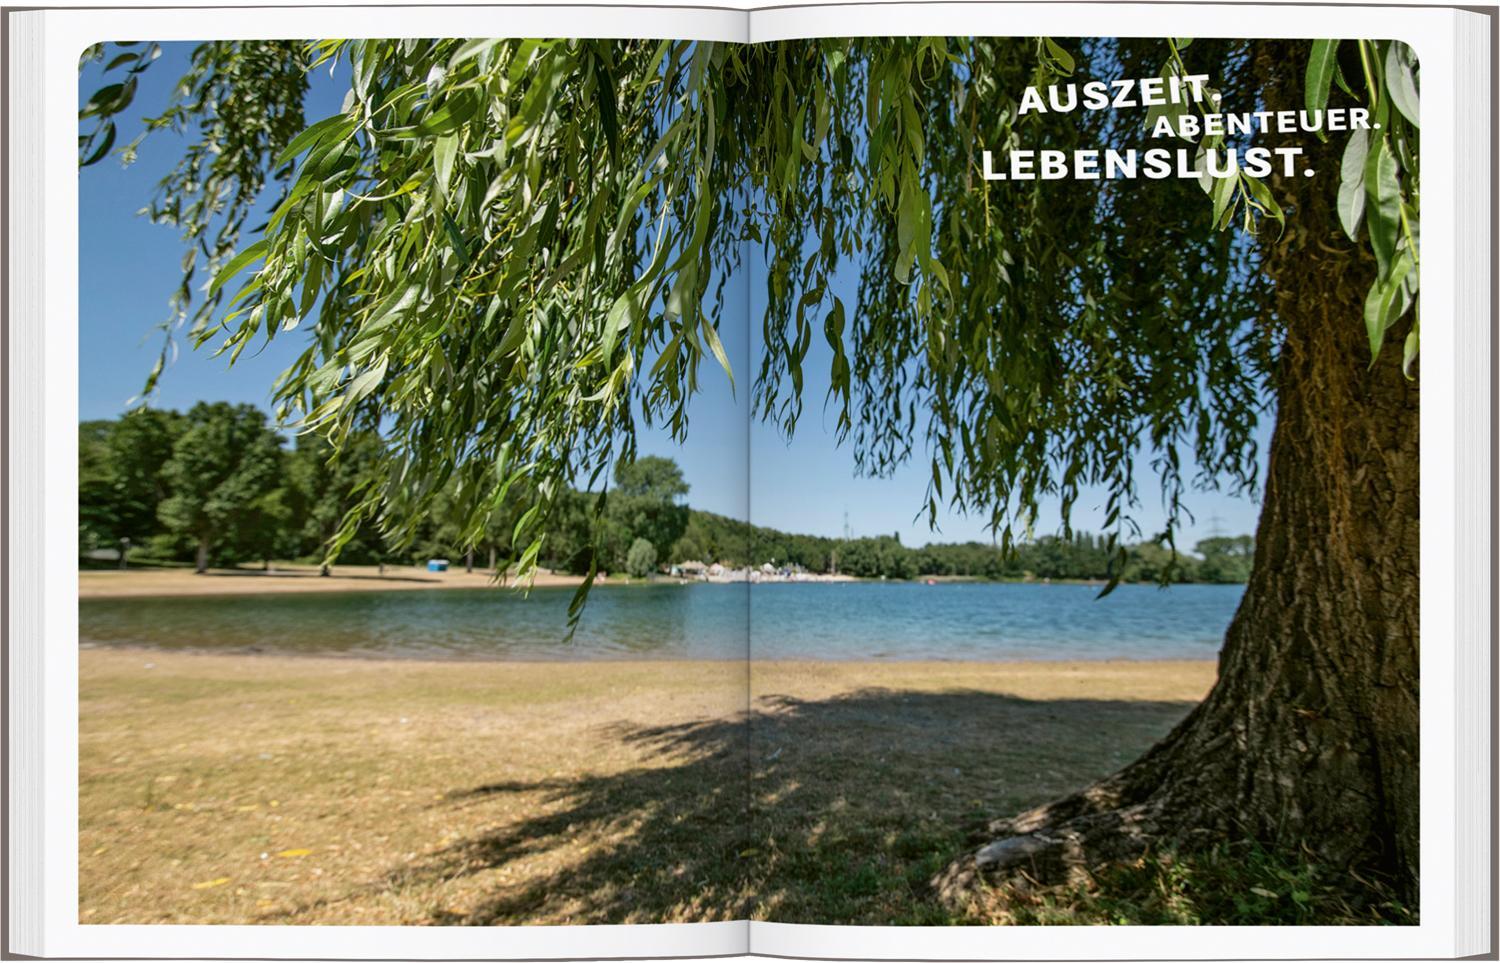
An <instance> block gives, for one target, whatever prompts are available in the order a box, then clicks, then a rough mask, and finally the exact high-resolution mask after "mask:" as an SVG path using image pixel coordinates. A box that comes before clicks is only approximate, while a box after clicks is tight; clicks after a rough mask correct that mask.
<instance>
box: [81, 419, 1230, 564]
mask: <svg viewBox="0 0 1500 963" xmlns="http://www.w3.org/2000/svg"><path fill="white" fill-rule="evenodd" d="M379 444H380V441H379V439H378V438H375V437H373V436H371V437H367V438H362V439H356V440H354V441H352V442H346V444H345V445H344V446H343V447H342V448H341V449H340V450H339V451H338V452H337V455H336V456H335V452H334V449H333V447H332V445H331V444H330V443H329V442H328V441H327V440H326V439H324V438H323V437H322V436H320V435H313V434H301V435H298V436H296V439H295V441H293V442H292V443H291V444H290V445H289V444H287V442H286V441H285V439H284V438H283V437H282V435H281V434H280V433H278V432H277V431H276V430H275V429H274V427H273V426H272V424H271V423H270V421H269V420H268V419H267V418H266V416H265V414H264V413H263V412H261V411H260V410H259V409H257V408H255V407H254V406H252V405H231V404H229V403H227V402H215V403H208V402H202V403H199V404H197V405H195V406H194V407H193V408H192V409H191V410H190V411H188V412H186V413H182V412H176V411H167V410H160V409H152V408H146V409H140V410H137V411H133V412H130V413H129V414H127V415H125V416H123V417H121V418H119V419H116V420H96V421H85V422H83V423H81V424H80V425H79V489H78V503H79V530H78V531H79V552H80V556H81V557H82V558H83V559H84V561H85V563H93V564H96V565H97V564H117V561H116V560H117V558H118V556H117V554H116V553H117V552H118V551H119V549H120V547H121V544H122V540H123V539H129V542H128V562H129V563H131V564H141V565H177V564H184V563H189V562H192V563H195V564H198V565H199V566H200V567H207V566H208V565H243V564H255V563H260V564H262V565H266V566H269V565H270V564H271V563H272V562H274V561H299V562H305V563H312V564H317V563H319V562H322V561H323V560H324V559H325V556H326V554H327V553H326V550H327V548H328V547H329V545H330V543H331V542H332V540H333V539H334V537H335V536H336V534H337V533H338V528H339V525H340V523H341V522H342V521H343V519H344V515H345V512H346V511H347V509H348V508H349V506H350V505H351V504H352V503H353V501H354V500H355V499H356V498H357V497H358V496H359V494H360V492H359V484H360V483H359V477H360V472H361V470H362V468H363V467H364V462H365V461H367V460H368V459H370V458H371V457H373V456H374V454H375V448H376V446H378V445H379ZM450 487H451V486H450ZM688 492H689V488H688V485H687V483H686V481H685V480H684V479H683V476H682V471H681V469H680V468H679V467H678V466H677V464H676V462H674V461H673V460H671V459H670V458H664V457H661V456H654V455H648V456H643V457H640V458H637V459H635V460H634V461H631V462H629V463H625V462H621V463H619V464H618V465H617V467H616V469H615V472H614V484H613V486H612V487H611V489H610V490H609V491H608V494H607V495H606V496H603V497H604V498H605V499H606V501H605V504H604V505H603V506H602V507H601V506H600V504H599V500H600V498H601V496H600V495H599V494H594V493H588V492H584V491H579V490H577V489H570V490H569V491H568V493H567V494H566V495H565V496H564V497H563V498H562V499H561V501H560V502H559V504H558V506H557V508H556V509H555V510H554V512H553V514H552V517H551V518H550V519H549V520H548V521H547V522H546V524H545V528H544V531H545V536H546V537H545V538H544V539H543V542H542V549H541V551H540V554H539V561H540V563H541V564H542V565H544V566H546V567H548V568H551V569H553V570H555V571H560V572H568V573H570V574H579V575H582V574H586V573H587V572H588V571H589V569H590V566H591V565H592V564H594V563H595V561H597V567H598V569H599V570H600V571H603V572H629V573H630V574H632V575H637V576H639V575H646V574H650V573H652V572H655V571H659V570H666V569H667V568H669V566H671V565H675V564H677V563H681V562H686V561H701V562H705V563H713V562H719V563H721V564H723V565H724V566H726V567H729V568H743V567H746V566H760V565H762V564H766V563H770V564H772V565H773V566H776V567H778V568H794V569H802V570H805V571H808V572H812V573H815V574H830V573H841V574H845V575H850V576H855V577H859V578H894V579H912V578H922V577H959V578H976V579H997V580H1029V579H1069V580H1087V581H1102V580H1108V579H1111V578H1113V577H1114V576H1115V575H1116V574H1117V573H1116V569H1115V566H1117V565H1120V564H1121V563H1120V562H1119V561H1118V558H1119V555H1118V553H1116V552H1113V551H1111V549H1110V547H1109V545H1108V541H1107V539H1106V538H1104V537H1103V536H1099V535H1093V534H1089V533H1085V532H1070V533H1066V534H1062V535H1040V536H1038V537H1035V538H1031V539H1025V540H1016V541H1014V542H1013V543H1012V545H1011V547H1010V549H1009V550H1005V549H1003V548H1001V547H1000V546H998V545H997V544H993V543H986V542H964V543H940V542H935V543H930V544H928V545H925V546H922V547H915V546H907V545H904V544H902V542H901V538H900V535H899V534H890V535H876V536H861V537H855V538H850V539H841V538H830V537H825V536H819V535H806V534H793V533H789V532H783V531H778V530H776V529H773V528H765V527H762V526H755V525H749V524H747V523H745V522H743V521H740V520H737V519H733V518H729V517H727V516H724V515H719V514H714V513H712V512H705V511H700V510H697V509H694V508H692V507H690V506H689V505H688V504H686V502H685V499H686V497H687V495H688ZM458 501H459V498H458V495H457V493H455V492H451V491H450V492H449V493H447V495H446V497H445V498H441V499H439V501H438V502H437V505H438V510H437V511H434V512H432V513H430V514H429V515H428V516H427V517H426V518H424V520H423V522H422V524H421V525H420V526H419V527H418V529H417V532H416V536H415V538H413V539H412V540H411V541H410V542H409V543H407V544H404V545H403V544H399V543H396V542H394V541H392V540H391V539H389V538H387V537H386V535H385V534H384V533H382V532H381V530H380V529H379V528H378V526H377V525H376V524H375V523H374V522H366V523H363V524H361V525H360V527H359V528H358V530H357V531H356V532H355V533H354V534H353V536H352V537H351V538H350V539H349V540H348V542H347V543H346V544H345V545H344V546H343V547H342V549H341V550H340V552H339V553H338V558H339V559H340V560H342V561H344V562H347V563H349V564H380V563H385V564H419V563H421V562H424V561H425V560H426V559H429V558H439V557H442V558H451V559H453V560H455V561H458V560H462V561H463V562H464V563H465V564H467V565H468V566H470V567H483V568H494V567H495V566H496V565H497V564H500V563H502V562H506V563H508V562H509V561H510V560H512V558H513V556H514V554H515V552H516V551H517V546H516V545H515V544H514V543H513V533H514V532H515V530H516V526H517V523H518V521H519V518H518V517H517V512H516V511H514V510H506V509H509V508H510V506H509V505H508V506H505V508H503V509H497V510H496V511H495V512H494V513H493V514H492V516H491V518H490V520H489V522H488V524H487V525H486V527H485V537H484V538H483V539H482V540H481V541H480V542H479V544H478V545H477V546H476V548H475V550H474V552H473V553H471V552H469V551H468V550H466V549H464V548H462V544H463V539H462V534H461V527H460V519H459V517H458V513H457V512H456V511H451V510H448V506H451V505H455V504H456V503H457V502H458ZM522 504H523V505H524V503H522ZM643 543H644V544H643ZM1253 554H1254V541H1253V539H1252V538H1251V537H1250V536H1248V535H1240V536H1233V537H1229V536H1218V537H1212V538H1206V539H1203V540H1201V541H1199V542H1198V543H1197V544H1196V545H1195V546H1194V551H1193V553H1192V554H1188V553H1185V552H1175V553H1174V552H1173V551H1172V550H1171V549H1170V548H1168V547H1166V546H1164V545H1162V544H1159V543H1157V542H1153V541H1142V542H1138V543H1136V544H1132V545H1128V546H1127V547H1126V551H1125V554H1124V559H1125V561H1124V563H1123V568H1122V569H1121V570H1120V571H1119V575H1120V580H1121V581H1125V582H1214V583H1232V582H1244V581H1245V580H1246V579H1247V578H1248V577H1249V574H1250V563H1251V559H1252V556H1253Z"/></svg>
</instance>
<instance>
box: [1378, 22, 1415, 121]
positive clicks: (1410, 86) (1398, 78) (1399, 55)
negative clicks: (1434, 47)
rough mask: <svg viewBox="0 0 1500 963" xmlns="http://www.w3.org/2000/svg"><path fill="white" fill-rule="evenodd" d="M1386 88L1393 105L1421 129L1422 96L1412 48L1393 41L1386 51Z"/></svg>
mask: <svg viewBox="0 0 1500 963" xmlns="http://www.w3.org/2000/svg"><path fill="white" fill-rule="evenodd" d="M1385 88H1386V92H1387V93H1389V94H1390V98H1391V104H1392V105H1393V106H1394V107H1395V108H1396V110H1397V111H1399V112H1400V114H1401V116H1402V117H1405V118H1406V119H1407V120H1408V121H1410V122H1411V125H1412V126H1413V127H1421V126H1422V124H1421V121H1420V117H1421V103H1422V101H1421V96H1420V95H1419V94H1418V93H1417V60H1416V55H1415V54H1414V53H1412V49H1411V47H1409V46H1407V45H1406V44H1404V43H1402V42H1401V41H1399V40H1392V41H1391V42H1390V45H1389V46H1387V47H1386V51H1385Z"/></svg>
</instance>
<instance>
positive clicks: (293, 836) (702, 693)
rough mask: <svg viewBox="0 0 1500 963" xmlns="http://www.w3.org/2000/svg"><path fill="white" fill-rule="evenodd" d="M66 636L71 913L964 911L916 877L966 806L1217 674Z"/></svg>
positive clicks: (1120, 730)
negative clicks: (189, 646)
mask: <svg viewBox="0 0 1500 963" xmlns="http://www.w3.org/2000/svg"><path fill="white" fill-rule="evenodd" d="M187 577H188V578H191V576H187ZM79 657H80V666H81V672H80V676H81V677H80V762H79V779H80V793H79V806H80V813H79V823H80V853H79V855H80V865H79V870H80V894H79V913H80V919H81V921H82V922H85V923H292V924H299V923H359V924H424V923H425V924H460V923H462V924H496V923H500V924H509V923H585V922H587V923H603V922H660V921H675V920H706V919H724V918H735V917H744V916H746V915H750V916H754V917H757V918H765V919H777V920H785V921H802V922H807V921H817V922H829V923H832V922H851V923H876V922H886V923H891V922H897V923H900V922H907V923H912V922H915V923H942V922H952V921H953V920H952V919H951V918H949V917H948V916H947V915H946V911H945V910H943V909H942V907H940V906H938V905H937V904H936V903H935V901H934V900H933V899H932V898H931V895H930V892H929V891H928V890H927V888H926V885H925V882H926V880H927V879H928V878H930V876H931V875H932V873H933V872H935V871H936V870H937V869H939V868H941V866H942V865H944V864H945V863H946V861H947V860H948V859H951V858H952V857H953V855H954V854H956V853H958V852H960V851H962V849H963V848H964V847H965V846H967V845H970V844H971V843H970V842H969V839H968V837H967V830H968V829H970V828H972V827H973V826H975V825H977V824H979V823H981V822H982V821H983V820H984V819H986V818H991V817H994V816H999V815H1006V814H1009V813H1013V812H1015V811H1017V810H1019V809H1021V808H1024V807H1026V806H1030V805H1035V804H1037V803H1040V802H1043V801H1045V800H1047V799H1050V798H1054V797H1056V796H1058V795H1060V794H1063V793H1066V792H1069V791H1071V790H1074V789H1077V788H1079V787H1081V786H1083V785H1085V784H1087V783H1088V782H1089V781H1090V780H1092V779H1095V778H1098V777H1100V776H1102V775H1105V774H1107V773H1109V772H1111V771H1113V770H1115V769H1117V768H1119V767H1120V766H1121V765H1123V764H1124V763H1125V762H1127V761H1129V760H1130V759H1131V758H1133V757H1135V756H1136V755H1138V754H1139V753H1140V752H1141V751H1143V750H1144V749H1145V748H1147V747H1148V746H1149V745H1150V744H1151V743H1153V742H1154V741H1155V740H1157V739H1158V738H1160V737H1161V736H1162V735H1164V734H1165V733H1166V732H1167V731H1168V730H1169V729H1170V727H1171V726H1172V725H1173V724H1175V723H1176V722H1177V721H1178V720H1179V719H1181V718H1182V717H1183V716H1184V715H1185V714H1186V713H1187V711H1188V710H1189V709H1190V708H1191V706H1192V705H1193V704H1194V703H1195V702H1196V701H1198V700H1199V699H1201V698H1202V696H1203V695H1204V694H1205V693H1206V691H1207V690H1208V688H1209V686H1210V684H1211V683H1212V681H1213V678H1214V666H1213V664H1212V663H1208V662H1072V663H1061V662H1059V663H952V662H921V663H915V662H913V663H838V662H805V663H798V662H787V663H759V664H756V665H755V666H754V667H753V670H751V669H748V668H747V666H746V665H745V664H743V663H736V662H649V661H637V662H592V663H499V662H486V663H454V662H449V663H439V662H407V661H400V662H394V661H391V662H382V661H372V660H360V659H336V658H304V657H282V656H268V655H208V654H185V653H164V652H157V651H150V650H132V649H88V650H84V651H82V652H80V655H79ZM747 672H751V673H752V675H751V684H750V693H751V706H752V707H753V716H751V724H750V725H748V726H747V725H746V715H745V713H746V709H747V704H746V692H747V689H746V673H747Z"/></svg>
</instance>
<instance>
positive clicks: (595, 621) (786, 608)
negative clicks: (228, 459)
mask: <svg viewBox="0 0 1500 963" xmlns="http://www.w3.org/2000/svg"><path fill="white" fill-rule="evenodd" d="M1097 592H1098V589H1097V588H1093V587H1090V586H1086V585H1037V584H1001V583H943V584H938V585H925V584H921V583H908V582H842V583H800V584H797V583H793V584H785V583H783V584H766V585H755V586H750V585H745V584H734V585H709V584H690V585H675V584H661V585H649V586H647V585H634V586H612V585H605V586H599V587H596V588H595V589H594V591H593V592H592V594H591V595H590V596H589V602H588V607H587V609H586V610H585V612H584V616H583V621H582V623H581V625H580V626H579V629H578V632H577V634H576V635H575V636H574V637H573V639H572V640H571V641H566V640H564V638H563V637H564V635H565V633H566V621H567V610H568V602H569V600H570V599H571V598H572V595H573V590H572V589H537V590H535V591H533V592H532V593H531V595H530V597H522V596H521V595H519V594H517V593H516V592H514V591H511V590H507V589H477V590H467V589H444V590H430V591H393V592H358V593H354V592H351V593H331V592H330V593H305V594H286V595H241V596H218V597H202V596H200V597H186V598H152V599H143V598H131V599H84V600H80V602H79V606H78V608H79V640H80V643H81V644H83V645H143V646H152V647H158V648H164V649H197V650H206V651H240V652H245V651H265V652H276V653H287V654H290V653H301V654H308V655H353V656H365V657H373V658H416V659H494V660H541V661H545V660H568V659H622V658H623V659H630V658H649V659H743V658H745V657H746V655H747V654H753V656H754V657H755V658H758V659H829V660H848V659H881V660H902V659H906V660H911V659H950V660H981V661H990V660H1036V659H1059V660H1061V659H1121V658H1123V659H1209V658H1213V657H1215V656H1216V655H1217V653H1218V650H1219V646H1220V644H1221V641H1222V639H1223V635H1224V630H1225V628H1226V627H1227V626H1228V625H1229V620H1230V618H1231V617H1232V616H1233V615H1234V611H1235V608H1236V606H1238V605H1239V600H1240V596H1241V595H1242V594H1243V592H1244V587H1243V586H1240V585H1177V586H1173V587H1171V588H1169V589H1160V588H1157V587H1155V586H1145V585H1122V586H1120V587H1119V588H1118V589H1116V590H1115V592H1114V593H1113V594H1111V595H1109V596H1107V597H1106V598H1103V599H1096V598H1095V596H1096V595H1097Z"/></svg>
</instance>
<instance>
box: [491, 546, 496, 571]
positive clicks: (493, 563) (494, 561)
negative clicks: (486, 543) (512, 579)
mask: <svg viewBox="0 0 1500 963" xmlns="http://www.w3.org/2000/svg"><path fill="white" fill-rule="evenodd" d="M495 554H496V553H495V546H493V545H491V546H490V571H491V572H493V571H494V570H495V565H496V564H497V561H496V557H495Z"/></svg>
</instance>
